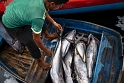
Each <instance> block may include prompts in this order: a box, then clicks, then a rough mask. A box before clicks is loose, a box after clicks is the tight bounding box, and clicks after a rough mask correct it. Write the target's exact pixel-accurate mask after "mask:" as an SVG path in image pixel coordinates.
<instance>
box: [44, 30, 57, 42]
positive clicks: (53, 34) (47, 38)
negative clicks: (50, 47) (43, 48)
mask: <svg viewBox="0 0 124 83" xmlns="http://www.w3.org/2000/svg"><path fill="white" fill-rule="evenodd" d="M57 37H58V34H57V32H54V33H52V34H50V35H49V36H45V39H46V40H52V39H54V38H57Z"/></svg>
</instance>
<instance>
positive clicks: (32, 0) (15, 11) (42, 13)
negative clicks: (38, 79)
mask: <svg viewBox="0 0 124 83" xmlns="http://www.w3.org/2000/svg"><path fill="white" fill-rule="evenodd" d="M67 2H68V0H24V1H23V0H15V1H13V2H11V3H10V4H9V5H8V6H7V7H6V11H5V13H4V15H3V16H2V23H3V25H4V26H5V27H6V30H7V32H8V34H10V36H11V37H12V38H14V39H15V40H16V39H17V40H19V42H20V43H21V44H24V45H25V46H27V48H28V50H29V51H30V54H31V56H32V57H33V58H34V59H36V60H37V61H38V63H39V65H40V66H41V67H42V68H43V69H46V70H47V69H50V68H51V65H50V64H48V63H47V62H45V61H44V59H43V58H42V55H41V53H40V50H39V48H40V49H41V50H43V52H44V53H45V55H46V56H48V55H50V54H51V50H50V49H49V48H47V47H46V46H45V45H44V44H43V42H42V40H41V38H40V36H41V32H42V27H43V24H44V20H45V18H46V19H47V20H48V21H49V22H50V23H52V24H53V26H54V27H55V28H56V29H57V30H60V31H62V27H61V25H60V24H58V23H56V22H55V21H54V20H53V19H52V18H51V17H50V15H49V14H48V13H47V11H49V10H57V9H58V8H60V7H61V6H62V5H63V4H65V3H67ZM44 29H45V28H44ZM44 34H45V36H47V37H50V34H49V33H48V32H47V30H45V31H44ZM53 37H56V36H55V35H53V34H52V36H51V38H53ZM3 38H4V37H3ZM48 39H50V38H48ZM19 42H17V44H18V45H17V46H19V47H20V48H23V45H19Z"/></svg>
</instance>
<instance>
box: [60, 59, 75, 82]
mask: <svg viewBox="0 0 124 83" xmlns="http://www.w3.org/2000/svg"><path fill="white" fill-rule="evenodd" d="M62 64H63V69H64V72H65V73H64V75H65V83H73V80H72V77H71V71H70V70H71V68H70V67H69V65H66V64H65V63H64V61H62Z"/></svg>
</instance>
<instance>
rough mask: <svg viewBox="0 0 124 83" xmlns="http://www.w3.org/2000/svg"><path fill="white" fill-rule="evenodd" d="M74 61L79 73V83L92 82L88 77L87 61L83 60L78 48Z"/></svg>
mask: <svg viewBox="0 0 124 83" xmlns="http://www.w3.org/2000/svg"><path fill="white" fill-rule="evenodd" d="M74 63H75V68H76V71H77V75H78V83H90V82H89V79H88V77H87V67H86V63H85V62H84V61H83V60H82V58H81V57H80V55H79V53H78V52H77V50H76V48H75V55H74Z"/></svg>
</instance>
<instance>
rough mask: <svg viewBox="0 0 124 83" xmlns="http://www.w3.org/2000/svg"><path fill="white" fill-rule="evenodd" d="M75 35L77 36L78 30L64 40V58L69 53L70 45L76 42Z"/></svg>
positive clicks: (70, 33) (71, 32)
mask: <svg viewBox="0 0 124 83" xmlns="http://www.w3.org/2000/svg"><path fill="white" fill-rule="evenodd" d="M75 35H76V30H72V31H70V32H69V33H68V34H67V36H66V37H65V38H64V39H63V40H62V57H64V56H65V55H66V53H67V52H68V49H69V47H70V44H71V42H72V41H73V40H74V37H75Z"/></svg>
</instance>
